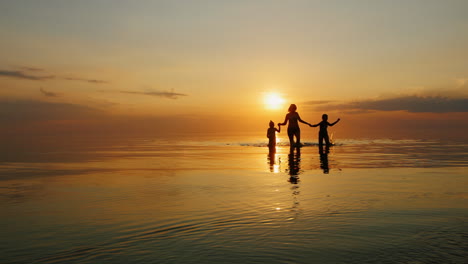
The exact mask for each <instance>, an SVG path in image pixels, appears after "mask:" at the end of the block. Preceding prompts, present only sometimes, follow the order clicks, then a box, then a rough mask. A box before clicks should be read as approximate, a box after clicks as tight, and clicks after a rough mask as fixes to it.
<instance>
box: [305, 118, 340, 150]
mask: <svg viewBox="0 0 468 264" xmlns="http://www.w3.org/2000/svg"><path fill="white" fill-rule="evenodd" d="M338 121H340V119H339V118H338V119H337V120H336V121H335V122H333V123H331V124H330V123H328V115H327V114H323V115H322V122H320V123H318V124H316V125H311V124H309V126H310V127H318V126H320V130H319V134H318V140H319V145H323V140H325V144H326V146H330V139H329V138H328V131H327V127H328V126H333V125H335V124H336V123H338Z"/></svg>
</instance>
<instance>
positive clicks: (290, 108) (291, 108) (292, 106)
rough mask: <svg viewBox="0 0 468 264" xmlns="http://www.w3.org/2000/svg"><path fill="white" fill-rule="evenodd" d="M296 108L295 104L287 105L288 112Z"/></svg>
mask: <svg viewBox="0 0 468 264" xmlns="http://www.w3.org/2000/svg"><path fill="white" fill-rule="evenodd" d="M296 110H297V106H296V105H295V104H291V105H290V106H289V109H288V112H294V111H296Z"/></svg>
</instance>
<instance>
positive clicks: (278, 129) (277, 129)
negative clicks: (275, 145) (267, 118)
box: [275, 124, 281, 133]
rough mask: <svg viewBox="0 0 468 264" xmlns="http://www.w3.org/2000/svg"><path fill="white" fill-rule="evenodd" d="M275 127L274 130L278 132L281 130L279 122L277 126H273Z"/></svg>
mask: <svg viewBox="0 0 468 264" xmlns="http://www.w3.org/2000/svg"><path fill="white" fill-rule="evenodd" d="M275 129H276V131H278V133H279V132H281V126H280V125H279V124H278V128H275Z"/></svg>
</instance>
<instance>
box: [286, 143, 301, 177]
mask: <svg viewBox="0 0 468 264" xmlns="http://www.w3.org/2000/svg"><path fill="white" fill-rule="evenodd" d="M294 150H296V152H294ZM288 167H289V172H288V173H289V180H288V181H289V182H290V183H292V184H297V183H298V182H299V173H300V172H301V149H300V148H294V147H291V148H290V149H289V155H288Z"/></svg>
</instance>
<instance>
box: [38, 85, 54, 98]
mask: <svg viewBox="0 0 468 264" xmlns="http://www.w3.org/2000/svg"><path fill="white" fill-rule="evenodd" d="M39 91H41V93H42V94H43V95H44V96H47V97H58V94H57V93H54V92H49V91H46V90H45V89H44V88H42V87H41V88H39Z"/></svg>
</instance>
